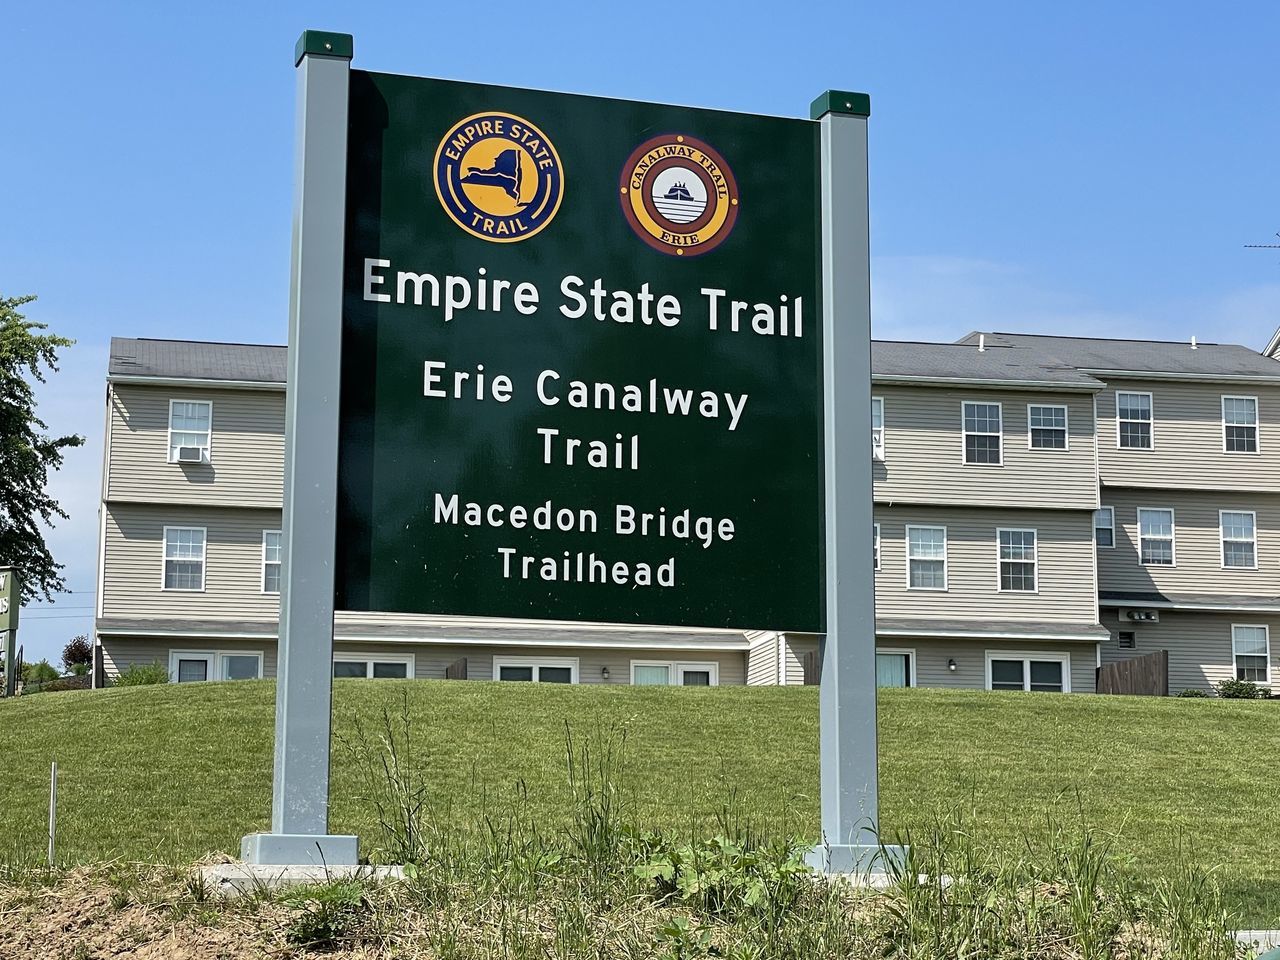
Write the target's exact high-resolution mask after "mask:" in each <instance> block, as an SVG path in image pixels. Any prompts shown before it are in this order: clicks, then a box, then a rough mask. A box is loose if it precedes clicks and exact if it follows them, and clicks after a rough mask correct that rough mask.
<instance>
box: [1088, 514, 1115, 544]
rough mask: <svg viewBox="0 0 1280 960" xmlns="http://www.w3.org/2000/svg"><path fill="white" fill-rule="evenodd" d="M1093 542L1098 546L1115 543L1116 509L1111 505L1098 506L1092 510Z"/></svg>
mask: <svg viewBox="0 0 1280 960" xmlns="http://www.w3.org/2000/svg"><path fill="white" fill-rule="evenodd" d="M1093 542H1094V543H1095V544H1096V545H1097V546H1099V547H1114V546H1115V545H1116V511H1115V509H1114V508H1113V507H1099V508H1098V509H1097V510H1095V511H1093Z"/></svg>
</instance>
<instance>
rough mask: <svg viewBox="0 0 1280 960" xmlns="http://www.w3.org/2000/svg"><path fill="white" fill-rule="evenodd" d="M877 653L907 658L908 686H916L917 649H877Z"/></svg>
mask: <svg viewBox="0 0 1280 960" xmlns="http://www.w3.org/2000/svg"><path fill="white" fill-rule="evenodd" d="M876 653H878V654H879V653H889V654H898V655H901V656H905V657H906V658H907V686H909V687H915V686H916V648H915V647H876Z"/></svg>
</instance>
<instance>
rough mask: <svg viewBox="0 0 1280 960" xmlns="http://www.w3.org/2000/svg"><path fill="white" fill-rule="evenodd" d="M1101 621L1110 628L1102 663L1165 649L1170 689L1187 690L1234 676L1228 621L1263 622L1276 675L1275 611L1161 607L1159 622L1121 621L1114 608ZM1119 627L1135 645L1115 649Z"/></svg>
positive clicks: (1279, 647)
mask: <svg viewBox="0 0 1280 960" xmlns="http://www.w3.org/2000/svg"><path fill="white" fill-rule="evenodd" d="M1102 624H1103V626H1105V627H1106V628H1107V629H1108V630H1110V631H1111V639H1110V640H1104V641H1103V642H1102V662H1103V663H1115V662H1117V661H1120V660H1129V659H1131V658H1133V657H1142V656H1146V655H1147V654H1149V653H1155V652H1157V651H1159V650H1168V651H1169V693H1171V694H1177V693H1179V692H1180V691H1182V690H1186V689H1194V690H1203V691H1205V692H1209V691H1211V690H1212V688H1213V686H1214V684H1216V683H1218V682H1219V681H1221V680H1228V679H1231V678H1233V677H1234V676H1235V660H1234V658H1233V655H1232V645H1231V625H1232V624H1257V625H1263V626H1266V627H1268V628H1269V633H1270V640H1271V676H1272V678H1273V679H1280V614H1260V613H1230V612H1221V613H1210V612H1203V611H1195V610H1161V611H1160V622H1159V623H1149V622H1148V623H1127V622H1126V623H1123V624H1122V623H1121V621H1120V616H1119V611H1118V610H1104V611H1103V612H1102ZM1121 630H1127V631H1132V632H1133V634H1134V640H1135V641H1136V644H1137V645H1136V647H1135V648H1134V649H1132V650H1128V649H1124V650H1122V649H1120V646H1119V636H1118V635H1119V632H1120V631H1121Z"/></svg>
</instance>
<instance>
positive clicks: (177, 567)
mask: <svg viewBox="0 0 1280 960" xmlns="http://www.w3.org/2000/svg"><path fill="white" fill-rule="evenodd" d="M204 542H205V530H204V527H165V528H164V589H166V590H203V589H204Z"/></svg>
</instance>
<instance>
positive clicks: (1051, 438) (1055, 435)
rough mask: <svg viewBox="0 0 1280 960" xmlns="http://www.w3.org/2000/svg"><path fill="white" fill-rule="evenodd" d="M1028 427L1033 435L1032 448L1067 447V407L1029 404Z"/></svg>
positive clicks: (1058, 448)
mask: <svg viewBox="0 0 1280 960" xmlns="http://www.w3.org/2000/svg"><path fill="white" fill-rule="evenodd" d="M1027 429H1028V431H1029V432H1030V435H1031V449H1032V450H1065V449H1067V408H1066V407H1063V406H1052V407H1050V406H1040V405H1038V404H1031V405H1029V406H1028V407H1027Z"/></svg>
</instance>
